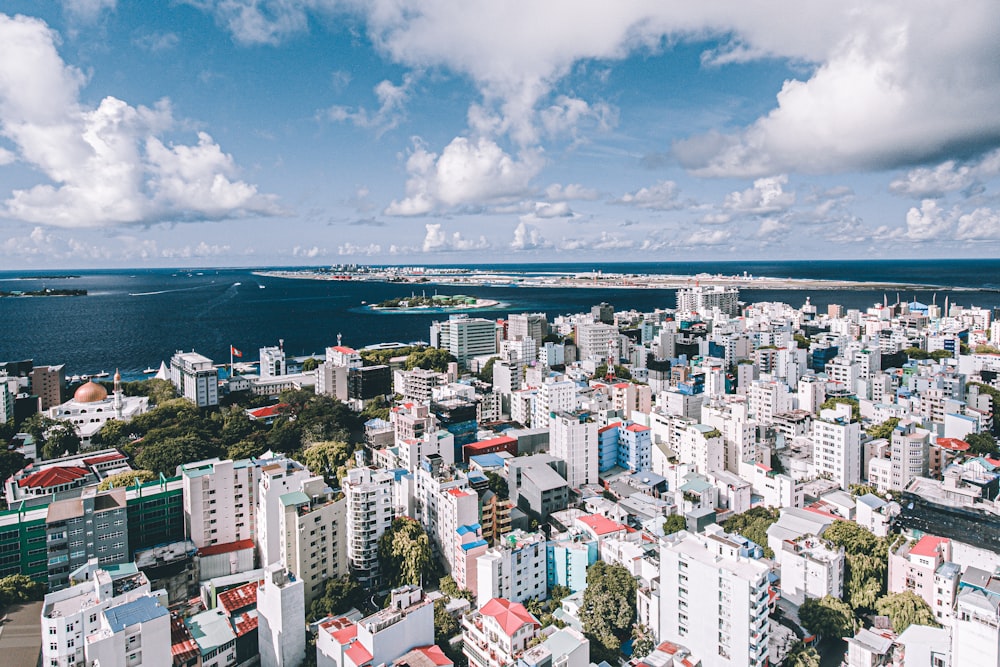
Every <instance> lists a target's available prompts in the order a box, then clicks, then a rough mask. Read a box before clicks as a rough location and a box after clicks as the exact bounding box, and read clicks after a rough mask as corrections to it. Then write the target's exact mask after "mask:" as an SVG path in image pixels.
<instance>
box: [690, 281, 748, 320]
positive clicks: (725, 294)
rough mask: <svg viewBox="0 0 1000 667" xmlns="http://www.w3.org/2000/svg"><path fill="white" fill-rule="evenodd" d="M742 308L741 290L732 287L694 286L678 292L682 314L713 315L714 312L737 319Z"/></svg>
mask: <svg viewBox="0 0 1000 667" xmlns="http://www.w3.org/2000/svg"><path fill="white" fill-rule="evenodd" d="M739 308H740V288H739V287H735V286H731V285H694V286H692V287H682V288H680V289H679V290H677V310H678V312H681V313H702V314H707V313H711V312H712V311H713V310H718V311H719V312H721V313H723V314H725V315H728V316H729V317H735V316H736V315H737V314H738V313H739Z"/></svg>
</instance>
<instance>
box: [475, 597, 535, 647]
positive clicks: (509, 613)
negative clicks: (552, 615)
mask: <svg viewBox="0 0 1000 667" xmlns="http://www.w3.org/2000/svg"><path fill="white" fill-rule="evenodd" d="M479 613H480V614H482V615H483V616H490V617H492V618H494V619H495V620H496V621H497V623H499V624H500V627H501V628H502V629H503V631H504V632H505V633H507V636H508V637H510V636H512V635H513V634H514V633H515V632H517V631H518V630H519V629H520V628H521V627H522V626H524V625H526V624H529V623H530V624H533V625H535V626H539V625H540V624H539V623H538V620H537V619H536V618H535V617H534V616H532V615H531V613H530V612H529V611H528V610H527V609H525V607H524V605H522V604H520V603H519V602H511V601H510V600H506V599H504V598H493V599H492V600H490V601H489V602H487V603H486V604H484V605H483V606H482V608H481V609H480V610H479Z"/></svg>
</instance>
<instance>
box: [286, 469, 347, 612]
mask: <svg viewBox="0 0 1000 667" xmlns="http://www.w3.org/2000/svg"><path fill="white" fill-rule="evenodd" d="M279 500H280V502H281V505H282V512H281V515H280V521H279V524H278V532H279V534H280V535H281V547H280V563H281V564H282V565H283V566H284V567H285V569H286V570H288V572H290V573H291V574H293V575H295V576H296V577H297V578H298V579H300V580H301V581H302V585H303V590H304V596H305V604H306V606H308V605H310V604H312V602H313V600H315V599H316V598H319V597H322V596H323V592H324V589H325V587H326V580H327V579H332V578H334V577H339V576H342V575H346V574H347V572H348V570H347V542H348V536H349V534H350V533H349V531H348V529H347V520H346V519H347V501H346V500H345V499H343V498H341V499H339V500H337V499H335V494H334V492H333V490H332V489H331V488H330V487H329V486H327V484H326V482H325V481H324V480H323V478H322V477H313V478H312V479H310V480H308V481H306V482H304V483H303V484H302V489H301V490H300V491H292V492H290V493H286V494H284V495H282V496H281V498H280V499H279Z"/></svg>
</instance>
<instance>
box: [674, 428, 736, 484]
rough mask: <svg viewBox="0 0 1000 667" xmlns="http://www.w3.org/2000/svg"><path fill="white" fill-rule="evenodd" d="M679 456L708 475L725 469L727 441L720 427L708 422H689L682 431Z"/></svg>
mask: <svg viewBox="0 0 1000 667" xmlns="http://www.w3.org/2000/svg"><path fill="white" fill-rule="evenodd" d="M678 444H679V445H680V447H679V450H678V457H679V458H680V460H681V462H682V463H690V464H691V465H692V466H694V470H695V472H698V473H701V474H702V475H707V474H709V473H713V472H721V471H723V470H725V467H726V466H725V458H726V443H725V441H724V440H723V438H722V432H720V431H719V429H717V428H715V427H713V426H708V425H706V424H689V425H688V426H687V427H686V428H683V429H681V431H680V442H679V443H678Z"/></svg>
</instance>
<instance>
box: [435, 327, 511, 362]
mask: <svg viewBox="0 0 1000 667" xmlns="http://www.w3.org/2000/svg"><path fill="white" fill-rule="evenodd" d="M430 337H431V341H430V342H431V347H437V348H440V349H442V350H448V352H450V353H451V354H452V355H454V357H455V358H456V359H458V363H459V364H462V365H465V364H466V362H468V360H469V359H471V358H472V357H478V356H480V355H490V354H496V353H497V324H496V322H494V321H493V320H487V319H484V318H482V317H469V316H468V315H452V316H451V317H449V318H448V319H447V320H446V321H444V322H434V323H433V324H431V331H430Z"/></svg>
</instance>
